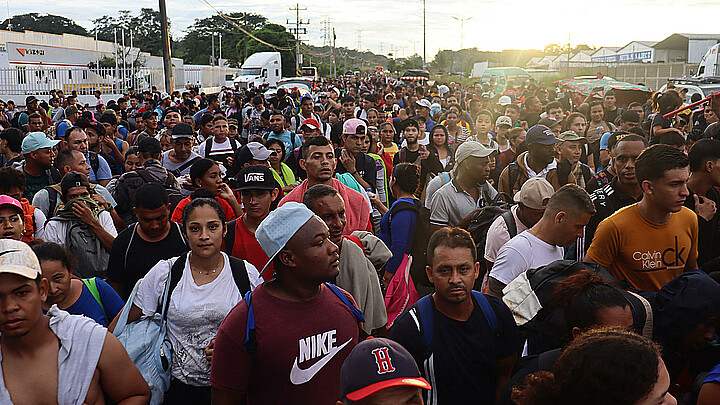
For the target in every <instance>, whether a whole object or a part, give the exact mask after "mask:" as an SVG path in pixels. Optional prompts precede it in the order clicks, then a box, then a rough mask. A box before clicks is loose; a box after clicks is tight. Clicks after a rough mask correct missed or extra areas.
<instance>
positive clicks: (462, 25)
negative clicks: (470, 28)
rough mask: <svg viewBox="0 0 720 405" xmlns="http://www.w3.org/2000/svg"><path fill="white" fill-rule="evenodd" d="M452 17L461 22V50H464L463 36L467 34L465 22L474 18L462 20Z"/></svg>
mask: <svg viewBox="0 0 720 405" xmlns="http://www.w3.org/2000/svg"><path fill="white" fill-rule="evenodd" d="M450 17H451V18H453V19H455V20H458V21H460V50H462V49H463V34H464V33H465V30H464V26H465V21H467V20H472V17H467V18H460V17H455V16H452V15H451V16H450Z"/></svg>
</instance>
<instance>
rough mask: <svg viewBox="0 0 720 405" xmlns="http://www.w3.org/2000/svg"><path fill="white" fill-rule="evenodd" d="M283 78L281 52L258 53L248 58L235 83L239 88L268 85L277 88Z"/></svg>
mask: <svg viewBox="0 0 720 405" xmlns="http://www.w3.org/2000/svg"><path fill="white" fill-rule="evenodd" d="M280 78H282V62H281V60H280V52H257V53H254V54H252V55H250V57H248V58H247V60H246V61H245V63H243V65H242V68H241V70H240V75H239V76H238V77H236V78H235V80H234V81H233V82H234V84H235V86H236V87H237V88H250V87H260V86H262V85H268V86H270V87H275V86H277V82H278V80H280Z"/></svg>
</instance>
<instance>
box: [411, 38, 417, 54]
mask: <svg viewBox="0 0 720 405" xmlns="http://www.w3.org/2000/svg"><path fill="white" fill-rule="evenodd" d="M418 42H419V41H410V43H411V44H413V56H415V55H417V52H416V51H415V44H417V43H418Z"/></svg>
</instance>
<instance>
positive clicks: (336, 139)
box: [330, 119, 345, 146]
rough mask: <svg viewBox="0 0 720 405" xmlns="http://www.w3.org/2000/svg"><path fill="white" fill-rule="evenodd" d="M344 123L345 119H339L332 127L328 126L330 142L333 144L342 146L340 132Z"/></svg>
mask: <svg viewBox="0 0 720 405" xmlns="http://www.w3.org/2000/svg"><path fill="white" fill-rule="evenodd" d="M344 123H345V121H344V120H342V119H340V120H338V122H336V123H334V124H333V126H332V128H330V142H332V143H333V145H335V146H342V144H343V140H342V133H343V124H344Z"/></svg>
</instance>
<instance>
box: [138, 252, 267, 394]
mask: <svg viewBox="0 0 720 405" xmlns="http://www.w3.org/2000/svg"><path fill="white" fill-rule="evenodd" d="M222 255H223V257H224V259H225V265H224V266H223V268H222V270H221V271H220V274H218V276H217V277H216V278H215V280H213V281H211V282H210V283H208V284H203V285H197V284H195V280H194V279H193V276H192V270H191V269H190V259H189V258H190V255H188V258H187V259H186V260H185V269H183V274H182V277H181V278H180V281H179V282H178V284H177V286H176V287H175V289H174V290H173V292H172V295H170V305H169V306H168V323H167V325H168V336H169V338H170V342H171V343H172V347H173V359H172V372H171V373H172V376H173V377H174V378H177V379H178V380H180V381H182V382H183V383H185V384H188V385H192V386H204V387H206V386H209V385H210V363H209V362H208V361H207V360H206V359H205V347H206V346H207V345H208V344H209V343H210V341H211V340H212V339H215V335H216V334H217V331H218V328H219V327H220V324H221V323H222V321H223V320H224V319H225V316H226V315H227V314H228V313H229V312H230V310H231V309H233V307H234V306H235V305H236V304H237V303H238V302H240V300H242V299H243V297H242V295H241V294H240V291H239V290H238V288H237V285H236V284H235V279H234V278H233V275H232V270H231V269H230V261H229V259H228V256H227V255H226V254H225V253H222ZM175 260H177V258H173V259H169V260H161V261H159V262H158V264H156V265H155V266H154V267H153V268H152V269H150V271H149V272H148V274H147V275H146V276H145V277H144V278H143V279H142V281H141V282H140V286H139V287H138V290H137V295H136V296H135V300H134V302H133V304H134V305H135V306H137V307H138V308H140V309H141V310H142V312H143V314H144V315H147V316H150V315H152V314H154V313H155V311H156V310H157V308H158V303H160V301H161V299H162V295H163V293H164V292H165V283H166V282H167V279H168V275H169V274H170V269H171V268H172V265H173V264H174V263H175ZM245 268H246V270H247V272H248V278H249V279H250V288H252V289H255V287H257V286H258V285H260V284H261V283H262V278H260V274H259V273H258V270H257V268H255V266H253V265H252V264H250V263H248V262H247V261H245Z"/></svg>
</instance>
